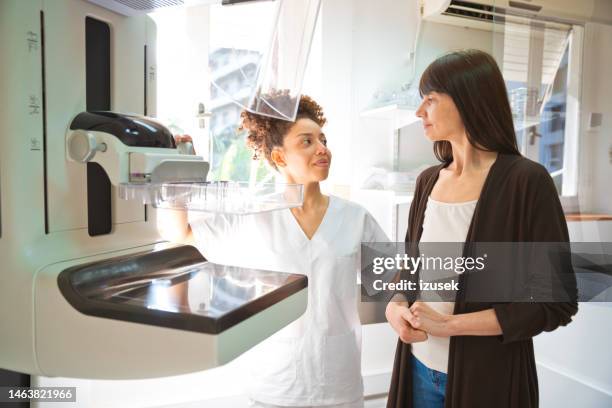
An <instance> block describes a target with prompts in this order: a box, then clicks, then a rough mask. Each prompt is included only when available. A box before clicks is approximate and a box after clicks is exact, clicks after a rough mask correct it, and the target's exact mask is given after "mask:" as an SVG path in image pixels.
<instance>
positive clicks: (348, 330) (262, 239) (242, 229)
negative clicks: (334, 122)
mask: <svg viewBox="0 0 612 408" xmlns="http://www.w3.org/2000/svg"><path fill="white" fill-rule="evenodd" d="M266 99H267V100H268V101H270V102H271V105H273V106H279V105H287V106H288V105H289V104H291V103H294V102H295V101H294V100H292V99H291V97H290V96H289V94H288V93H287V92H282V91H279V92H275V93H274V94H272V95H270V96H268V97H267V98H266ZM264 113H265V112H264ZM268 113H270V114H271V113H272V112H268ZM241 119H242V128H243V129H245V130H247V131H248V140H247V143H248V145H249V146H250V147H251V148H253V150H254V151H255V155H256V157H265V159H266V160H267V161H268V163H269V164H270V165H271V166H272V167H273V168H274V169H276V170H277V171H278V172H279V173H280V174H281V175H282V177H283V179H284V181H285V182H286V183H292V184H293V183H295V184H302V185H303V186H304V202H303V205H302V206H301V207H299V208H293V209H291V210H281V211H272V212H268V213H261V214H255V215H249V216H228V215H210V214H208V215H207V214H202V213H199V214H198V213H195V212H194V213H190V214H189V223H190V225H191V230H192V231H193V236H194V238H195V243H196V245H197V246H198V248H199V249H200V250H201V251H202V253H203V254H204V255H205V256H206V258H207V259H209V260H211V261H213V262H217V263H223V264H229V265H237V266H244V267H251V268H258V269H266V270H275V271H281V272H289V273H298V274H303V275H306V276H307V277H308V307H307V310H306V312H305V314H304V315H302V316H301V317H300V318H299V319H298V320H297V321H295V322H293V323H291V324H290V325H289V326H287V327H286V328H284V329H282V330H281V331H280V332H278V333H276V334H275V335H273V336H272V337H270V338H269V339H267V340H265V341H264V342H263V343H262V344H260V345H258V346H256V347H255V348H254V349H253V350H252V351H251V352H249V354H250V357H251V359H252V373H251V379H250V381H249V382H250V384H249V388H250V389H249V396H250V398H251V406H253V407H281V406H299V407H311V406H313V407H314V406H316V407H322V406H325V407H362V406H363V384H362V378H361V325H360V321H359V316H358V313H357V294H358V293H357V285H356V278H357V272H358V270H359V262H360V258H359V251H360V245H361V242H383V241H387V237H386V236H385V234H384V232H383V231H382V230H381V228H380V227H379V226H378V225H377V223H376V221H375V220H374V219H373V218H372V217H371V216H370V215H369V214H368V212H367V211H366V210H365V209H363V208H362V207H360V206H359V205H357V204H354V203H351V202H349V201H346V200H343V199H341V198H338V197H334V196H331V195H330V196H327V195H324V194H323V193H322V192H321V188H320V185H319V183H320V182H321V181H323V180H325V179H326V178H327V176H328V174H329V168H330V165H331V163H332V154H331V151H330V150H329V147H328V146H327V137H326V135H325V134H324V133H323V130H322V127H323V125H324V124H325V122H326V119H325V117H324V115H323V110H322V109H321V107H320V106H319V105H318V104H317V103H316V102H315V101H314V100H312V99H311V98H309V97H308V96H302V97H301V98H300V100H299V106H298V110H297V117H296V120H295V122H288V121H285V120H281V119H275V118H272V117H268V116H261V115H257V114H254V113H250V112H247V111H244V112H242V115H241Z"/></svg>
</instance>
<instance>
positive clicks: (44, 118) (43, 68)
mask: <svg viewBox="0 0 612 408" xmlns="http://www.w3.org/2000/svg"><path fill="white" fill-rule="evenodd" d="M40 65H41V76H42V83H41V84H42V144H43V151H42V153H43V188H44V190H43V194H44V198H43V200H44V204H43V205H44V211H45V234H48V233H49V186H48V174H47V66H46V58H45V13H44V11H42V10H41V11H40Z"/></svg>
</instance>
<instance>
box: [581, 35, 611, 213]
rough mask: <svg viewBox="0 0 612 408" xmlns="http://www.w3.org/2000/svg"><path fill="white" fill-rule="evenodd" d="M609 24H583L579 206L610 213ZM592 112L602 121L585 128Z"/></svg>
mask: <svg viewBox="0 0 612 408" xmlns="http://www.w3.org/2000/svg"><path fill="white" fill-rule="evenodd" d="M611 43H612V27H611V26H606V25H603V24H587V25H586V27H585V41H584V58H583V76H582V79H583V81H582V122H581V123H582V132H581V137H582V138H583V144H582V146H583V151H582V152H581V153H582V154H581V156H580V159H581V175H580V176H579V177H580V180H581V189H580V190H579V191H580V197H579V202H580V207H581V211H582V212H596V213H604V214H612V182H611V181H610V176H612V156H611V155H612V76H611V75H610V67H611V66H612V47H611V46H610V44H611ZM591 112H598V113H602V114H603V119H602V125H601V127H599V128H595V129H593V130H589V129H588V120H589V115H590V113H591Z"/></svg>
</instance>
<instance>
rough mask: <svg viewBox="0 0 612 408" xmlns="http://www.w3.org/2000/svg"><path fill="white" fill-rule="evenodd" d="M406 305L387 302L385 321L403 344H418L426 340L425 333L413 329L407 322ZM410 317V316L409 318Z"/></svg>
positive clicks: (404, 303)
mask: <svg viewBox="0 0 612 408" xmlns="http://www.w3.org/2000/svg"><path fill="white" fill-rule="evenodd" d="M406 311H407V312H408V313H410V309H408V303H406V302H389V304H387V309H386V310H385V316H386V317H387V321H388V322H389V324H391V327H393V330H395V332H396V333H397V335H398V336H399V338H400V340H401V341H403V342H404V343H418V342H420V341H425V340H427V333H425V332H424V331H423V330H419V329H415V328H414V327H413V326H412V325H411V324H410V322H409V320H408V317H409V316H408V313H406ZM410 317H411V316H410Z"/></svg>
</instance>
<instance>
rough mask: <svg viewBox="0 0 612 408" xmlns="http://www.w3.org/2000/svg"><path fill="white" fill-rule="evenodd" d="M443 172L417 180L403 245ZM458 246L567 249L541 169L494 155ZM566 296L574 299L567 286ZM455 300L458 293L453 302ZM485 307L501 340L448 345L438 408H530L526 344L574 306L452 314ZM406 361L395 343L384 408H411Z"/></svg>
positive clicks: (417, 227) (557, 206)
mask: <svg viewBox="0 0 612 408" xmlns="http://www.w3.org/2000/svg"><path fill="white" fill-rule="evenodd" d="M444 166H445V165H444V164H441V165H437V166H433V167H430V168H429V169H427V170H425V171H424V172H423V173H421V175H420V176H419V179H418V180H417V187H416V191H415V194H414V199H413V201H412V205H411V207H410V215H409V223H408V232H407V234H406V242H412V243H414V242H418V241H419V240H420V237H421V233H422V231H423V219H424V215H425V209H426V206H427V199H428V197H429V195H430V193H431V190H432V189H433V186H434V184H435V183H436V181H437V179H438V174H439V172H440V170H441V169H442V168H443V167H444ZM466 241H467V242H568V241H569V235H568V232H567V224H566V222H565V217H564V214H563V209H562V208H561V203H560V202H559V197H558V193H557V191H556V189H555V186H554V184H553V181H552V179H551V178H550V175H549V174H548V172H547V171H546V169H545V168H544V167H542V166H541V165H539V164H537V163H535V162H533V161H531V160H528V159H526V158H524V157H521V156H517V155H506V154H499V155H498V157H497V159H496V161H495V163H494V164H493V166H492V167H491V169H490V171H489V174H488V176H487V179H486V181H485V183H484V186H483V188H482V192H481V194H480V198H479V200H478V203H477V204H476V208H475V210H474V216H473V218H472V222H471V224H470V227H469V230H468V234H467V238H466ZM574 284H575V282H574ZM570 293H572V294H574V293H577V292H576V290H575V285H574V288H571V290H570ZM460 294H461V289H460V291H459V293H458V294H457V299H460ZM574 299H577V295H576V297H574ZM490 308H493V309H494V310H495V313H496V315H497V319H498V321H499V324H500V326H501V328H502V333H503V334H502V335H500V336H453V337H451V339H450V350H449V361H448V371H447V372H448V378H447V385H446V400H445V407H446V408H459V407H461V408H479V407H487V408H488V407H495V408H503V407H520V408H530V407H537V406H538V379H537V373H536V364H535V357H534V352H533V342H532V337H533V336H535V335H537V334H539V333H541V332H543V331H552V330H554V329H556V328H557V327H559V326H565V325H567V324H568V323H570V322H571V317H572V316H573V315H574V314H576V312H577V311H578V304H577V302H576V301H575V300H574V301H571V302H565V303H501V304H491V303H465V302H461V301H459V300H458V301H457V302H455V309H454V314H461V313H470V312H476V311H481V310H485V309H490ZM409 357H410V345H409V344H405V343H403V342H401V341H400V340H398V343H397V350H396V353H395V362H394V367H393V375H392V378H391V386H390V390H389V398H388V401H387V408H407V407H412V370H411V366H410V359H409Z"/></svg>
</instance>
